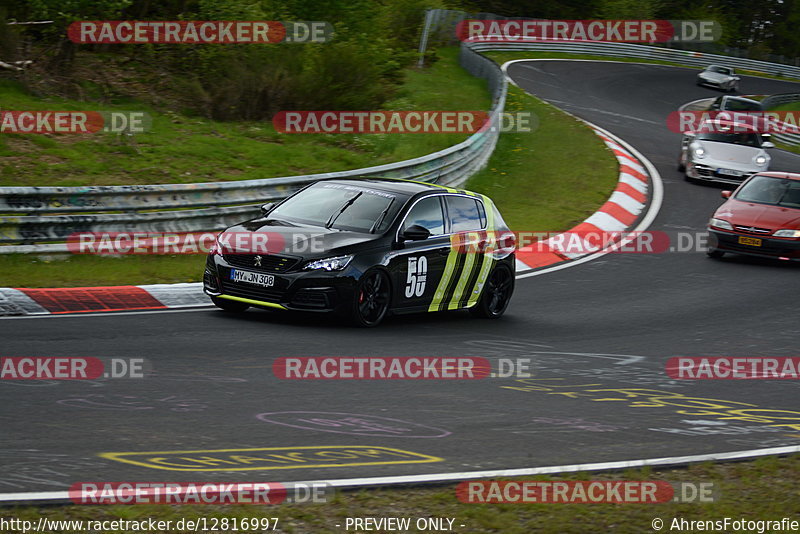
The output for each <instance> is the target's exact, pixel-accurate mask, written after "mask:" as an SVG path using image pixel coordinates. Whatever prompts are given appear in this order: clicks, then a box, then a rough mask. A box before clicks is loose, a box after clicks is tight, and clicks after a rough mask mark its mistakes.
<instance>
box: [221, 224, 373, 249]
mask: <svg viewBox="0 0 800 534" xmlns="http://www.w3.org/2000/svg"><path fill="white" fill-rule="evenodd" d="M223 233H224V234H232V235H233V239H229V240H228V243H231V244H232V245H233V247H232V249H228V252H230V253H254V252H252V250H255V251H256V252H255V253H260V252H266V253H267V254H287V255H295V256H302V257H323V256H325V255H329V254H330V253H337V252H338V251H339V250H340V249H344V248H349V247H353V246H357V245H362V244H365V243H369V242H372V241H375V240H377V239H379V238H380V237H381V236H380V234H368V233H363V232H350V231H344V230H337V229H335V228H323V227H320V226H305V225H299V224H295V223H289V222H286V221H280V220H276V219H269V218H259V219H253V220H251V221H247V222H244V223H241V224H237V225H235V226H231V227H230V228H228V229H226V230H225V232H223ZM237 234H238V235H240V236H241V237H240V238H239V241H238V242H237V241H236V237H237ZM248 234H260V236H261V237H260V240H259V237H255V238H254V237H253V236H252V235H248ZM265 240H266V241H265ZM237 243H238V244H239V245H244V246H243V247H242V246H238V247H237V246H236V245H237ZM251 243H252V244H253V245H252V248H248V246H250V244H251ZM264 243H266V245H264ZM264 246H266V250H264ZM259 247H260V248H259ZM348 252H351V251H350V250H348Z"/></svg>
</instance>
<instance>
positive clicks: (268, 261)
mask: <svg viewBox="0 0 800 534" xmlns="http://www.w3.org/2000/svg"><path fill="white" fill-rule="evenodd" d="M223 258H225V261H226V262H228V263H229V264H230V265H233V266H234V267H242V268H245V269H250V270H255V271H265V272H268V273H283V272H286V271H288V270H289V269H291V268H292V267H294V266H295V265H297V263H298V262H299V261H300V260H298V259H297V258H292V257H291V256H275V255H271V254H270V255H267V254H264V255H258V254H225V255H224V256H223Z"/></svg>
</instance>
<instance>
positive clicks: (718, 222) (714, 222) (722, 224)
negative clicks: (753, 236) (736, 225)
mask: <svg viewBox="0 0 800 534" xmlns="http://www.w3.org/2000/svg"><path fill="white" fill-rule="evenodd" d="M708 225H709V226H714V227H716V228H722V229H723V230H733V226H731V223H729V222H728V221H723V220H722V219H715V218H713V217H712V218H711V220H710V221H708Z"/></svg>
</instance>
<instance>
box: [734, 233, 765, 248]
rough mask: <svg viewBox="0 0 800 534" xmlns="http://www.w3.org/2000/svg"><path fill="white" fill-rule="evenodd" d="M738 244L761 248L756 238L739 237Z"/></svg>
mask: <svg viewBox="0 0 800 534" xmlns="http://www.w3.org/2000/svg"><path fill="white" fill-rule="evenodd" d="M739 244H740V245H750V246H752V247H760V246H761V240H760V239H758V238H757V237H745V236H739Z"/></svg>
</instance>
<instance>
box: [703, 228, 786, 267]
mask: <svg viewBox="0 0 800 534" xmlns="http://www.w3.org/2000/svg"><path fill="white" fill-rule="evenodd" d="M740 237H744V238H748V239H758V240H760V245H758V246H756V245H748V244H744V243H741V242H740V241H739V238H740ZM708 248H709V250H720V251H723V252H733V253H736V254H745V255H748V256H759V257H762V258H775V259H783V260H791V261H800V240H798V239H780V238H775V237H769V236H766V237H765V236H760V235H750V234H744V233H739V232H727V231H723V230H717V229H712V228H709V230H708Z"/></svg>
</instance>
